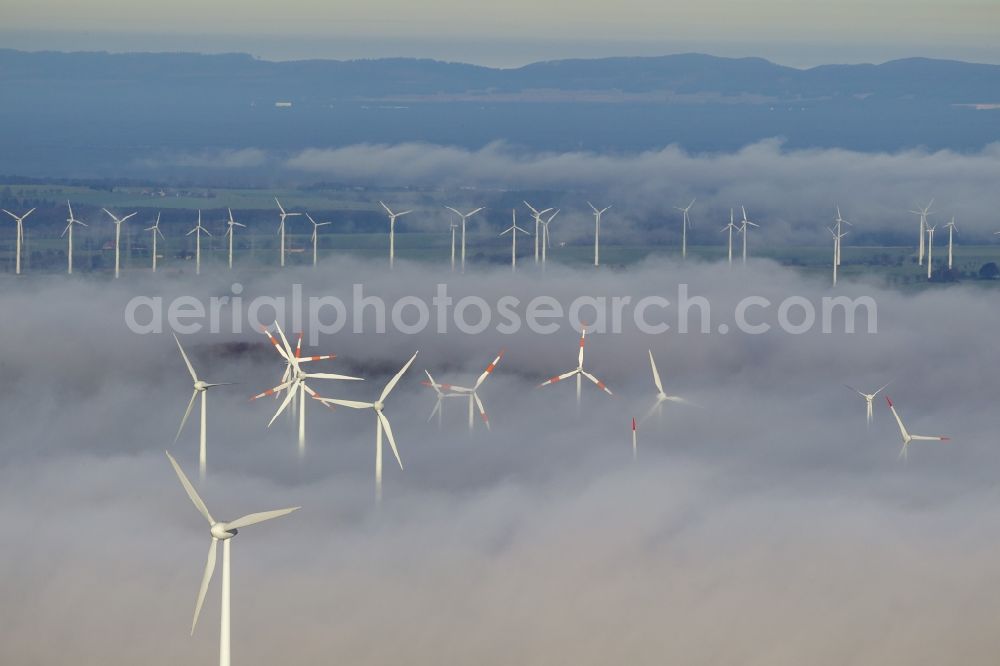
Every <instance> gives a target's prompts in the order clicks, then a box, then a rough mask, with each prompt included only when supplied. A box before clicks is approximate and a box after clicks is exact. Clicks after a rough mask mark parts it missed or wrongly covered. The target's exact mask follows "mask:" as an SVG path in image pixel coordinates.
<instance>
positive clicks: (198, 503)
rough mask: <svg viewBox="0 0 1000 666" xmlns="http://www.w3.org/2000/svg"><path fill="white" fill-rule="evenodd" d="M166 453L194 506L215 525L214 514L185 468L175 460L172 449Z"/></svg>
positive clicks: (210, 523)
mask: <svg viewBox="0 0 1000 666" xmlns="http://www.w3.org/2000/svg"><path fill="white" fill-rule="evenodd" d="M166 454H167V458H169V459H170V464H171V465H173V467H174V471H175V472H176V473H177V478H178V479H180V481H181V485H182V486H184V490H185V491H186V492H187V494H188V497H190V498H191V502H192V503H193V504H194V507H195V508H196V509H198V512H199V513H200V514H201V515H202V516H204V517H205V520H207V521H208V524H209V525H214V524H215V519H214V518H212V514H210V513H209V512H208V507H207V506H205V502H203V501H202V499H201V496H199V495H198V491H197V490H195V489H194V486H192V485H191V482H190V481H189V480H188V478H187V475H186V474H185V473H184V470H182V469H181V466H180V465H178V464H177V461H176V460H174V457H173V456H172V455H170V451H167V452H166Z"/></svg>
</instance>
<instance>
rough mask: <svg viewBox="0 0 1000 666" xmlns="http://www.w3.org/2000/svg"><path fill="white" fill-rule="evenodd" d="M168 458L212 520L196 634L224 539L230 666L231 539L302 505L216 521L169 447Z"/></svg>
mask: <svg viewBox="0 0 1000 666" xmlns="http://www.w3.org/2000/svg"><path fill="white" fill-rule="evenodd" d="M167 458H169V459H170V464H171V465H173V468H174V471H175V472H177V478H178V479H180V481H181V485H182V486H184V490H185V491H186V492H187V495H188V497H190V498H191V502H192V503H193V504H194V506H195V508H196V509H198V513H200V514H201V515H202V516H204V518H205V520H207V521H208V524H209V534H211V536H212V543H211V545H209V547H208V561H207V562H206V563H205V573H204V574H203V575H202V578H201V587H200V588H199V589H198V601H197V603H196V604H195V607H194V620H193V621H192V622H191V634H192V635H194V629H195V627H196V626H197V625H198V616H199V615H200V614H201V607H202V604H204V603H205V594H206V593H207V592H208V585H209V583H211V582H212V574H214V573H215V564H216V561H217V560H218V555H217V549H218V545H219V542H220V541H221V542H222V622H221V626H220V628H219V666H229V664H230V659H231V652H230V649H229V634H230V573H229V548H230V546H229V542H230V540H231V539H232V538H233V537H234V536H236V534H237V531H238V530H241V529H243V528H244V527H249V526H250V525H256V524H257V523H262V522H264V521H265V520H271V519H272V518H280V517H281V516H287V515H288V514H290V513H291V512H293V511H297V510H298V509H299V508H301V507H297V506H295V507H292V508H290V509H278V510H276V511H263V512H261V513H251V514H249V515H246V516H243V517H242V518H237V519H236V520H233V521H231V522H223V521H216V520H215V519H214V518H212V514H210V513H209V512H208V507H206V506H205V502H203V501H202V499H201V497H199V496H198V492H197V491H196V490H195V489H194V486H193V485H191V482H190V481H189V480H188V478H187V476H186V475H185V474H184V471H183V470H182V469H181V467H180V465H178V464H177V461H176V460H174V457H173V456H172V455H170V452H169V451H168V452H167Z"/></svg>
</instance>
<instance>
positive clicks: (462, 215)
mask: <svg viewBox="0 0 1000 666" xmlns="http://www.w3.org/2000/svg"><path fill="white" fill-rule="evenodd" d="M445 208H447V209H448V210H450V211H451V212H453V213H454V214H455V215H458V216H459V217H460V218H462V272H463V273H464V272H465V223H466V221H467V220H468V219H469V218H470V217H472V216H473V215H475V214H476V213H478V212H479V211H481V210H482V209H483V208H482V207H479V208H477V209H475V210H474V211H471V212H468V213H460V212H458V211H457V210H455V209H454V208H452V207H451V206H445ZM453 238H454V236H453ZM452 247H454V245H453V246H452ZM452 254H453V255H454V252H452Z"/></svg>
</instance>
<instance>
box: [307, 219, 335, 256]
mask: <svg viewBox="0 0 1000 666" xmlns="http://www.w3.org/2000/svg"><path fill="white" fill-rule="evenodd" d="M306 217H308V218H309V221H310V222H312V225H313V232H312V244H313V268H315V267H316V258H317V253H318V248H317V246H318V244H319V233H317V232H319V228H320V227H325V226H326V225H328V224H330V222H317V221H316V220H314V219H312V215H310V214H309V213H306Z"/></svg>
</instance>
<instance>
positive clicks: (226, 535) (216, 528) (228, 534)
mask: <svg viewBox="0 0 1000 666" xmlns="http://www.w3.org/2000/svg"><path fill="white" fill-rule="evenodd" d="M211 531H212V536H213V537H215V538H216V539H218V540H220V541H225V540H226V539H232V538H233V537H234V536H236V534H237V533H238V531H239V530H230V529H227V527H226V524H225V523H215V524H214V525H212V530H211Z"/></svg>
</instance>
